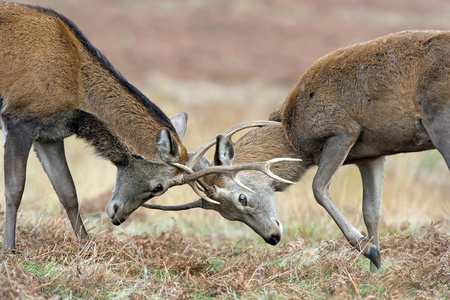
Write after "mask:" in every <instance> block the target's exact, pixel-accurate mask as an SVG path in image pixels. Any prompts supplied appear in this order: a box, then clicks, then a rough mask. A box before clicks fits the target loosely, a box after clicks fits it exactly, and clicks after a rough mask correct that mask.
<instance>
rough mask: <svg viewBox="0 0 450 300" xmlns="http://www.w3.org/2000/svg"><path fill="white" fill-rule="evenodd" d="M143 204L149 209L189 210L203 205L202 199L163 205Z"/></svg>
mask: <svg viewBox="0 0 450 300" xmlns="http://www.w3.org/2000/svg"><path fill="white" fill-rule="evenodd" d="M141 206H142V207H145V208H149V209H159V210H168V211H176V210H187V209H191V208H197V207H202V199H199V200H196V201H193V202H189V203H185V204H180V205H161V204H150V203H144V204H142V205H141Z"/></svg>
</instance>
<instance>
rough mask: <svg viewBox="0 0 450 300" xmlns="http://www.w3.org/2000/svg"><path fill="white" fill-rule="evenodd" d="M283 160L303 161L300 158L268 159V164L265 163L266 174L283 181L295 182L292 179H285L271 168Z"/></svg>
mask: <svg viewBox="0 0 450 300" xmlns="http://www.w3.org/2000/svg"><path fill="white" fill-rule="evenodd" d="M282 161H302V160H301V159H300V158H274V159H271V160H268V161H266V165H265V170H266V171H265V172H264V173H265V174H266V175H267V176H269V177H271V178H273V179H275V180H278V181H281V182H283V183H287V184H295V182H293V181H291V180H287V179H284V178H282V177H280V176H278V175H275V174H274V173H273V172H272V171H271V170H270V167H271V166H272V165H273V164H275V163H277V162H282Z"/></svg>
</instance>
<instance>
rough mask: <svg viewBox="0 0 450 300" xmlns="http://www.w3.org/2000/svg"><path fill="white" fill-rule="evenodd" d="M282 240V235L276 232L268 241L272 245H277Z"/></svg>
mask: <svg viewBox="0 0 450 300" xmlns="http://www.w3.org/2000/svg"><path fill="white" fill-rule="evenodd" d="M280 240H281V236H279V235H275V234H274V235H272V236H271V237H270V239H269V240H267V242H268V243H269V244H271V245H272V246H275V245H276V244H278V243H279V242H280Z"/></svg>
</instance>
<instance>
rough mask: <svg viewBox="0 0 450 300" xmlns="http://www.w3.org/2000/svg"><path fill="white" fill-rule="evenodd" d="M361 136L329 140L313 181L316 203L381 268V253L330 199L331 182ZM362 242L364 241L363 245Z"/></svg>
mask: <svg viewBox="0 0 450 300" xmlns="http://www.w3.org/2000/svg"><path fill="white" fill-rule="evenodd" d="M358 136H359V134H353V135H350V134H348V135H344V134H343V135H338V136H334V137H331V138H329V139H328V140H327V141H326V143H325V145H324V147H323V150H322V154H321V157H320V162H319V167H318V169H317V173H316V175H315V176H314V180H313V192H314V197H315V198H316V201H317V202H318V203H319V204H320V205H321V206H322V207H323V208H325V210H326V211H327V212H328V214H330V216H331V217H332V218H333V220H334V221H335V222H336V224H337V225H338V226H339V228H340V229H341V231H342V233H343V234H344V236H345V237H346V238H347V240H348V241H349V242H350V244H351V245H352V246H354V247H356V248H358V249H359V250H361V251H362V253H363V254H364V256H366V257H367V258H369V259H370V260H371V261H372V262H373V263H374V264H375V265H376V266H377V267H379V266H380V261H381V258H380V251H379V250H378V247H376V246H374V245H368V244H367V242H366V241H364V237H363V235H362V234H361V233H360V232H359V231H358V230H356V229H355V227H353V226H352V225H351V223H350V222H349V221H348V220H347V219H346V218H345V216H344V215H343V214H342V212H341V211H340V210H339V208H338V207H337V206H336V204H335V203H334V202H333V200H332V199H331V197H330V194H329V187H330V184H331V180H332V179H333V177H334V175H335V174H336V173H337V171H338V169H339V168H340V167H341V166H342V164H343V163H344V161H345V159H346V157H347V155H348V153H349V151H350V149H351V148H352V147H353V145H354V144H355V142H356V140H357V139H358ZM361 241H363V242H362V243H361Z"/></svg>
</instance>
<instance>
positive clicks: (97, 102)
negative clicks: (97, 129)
mask: <svg viewBox="0 0 450 300" xmlns="http://www.w3.org/2000/svg"><path fill="white" fill-rule="evenodd" d="M82 76H83V79H82V82H83V91H84V93H85V97H84V99H85V101H84V103H83V104H82V105H81V110H82V111H84V112H87V113H89V114H92V115H93V116H95V118H96V119H97V120H98V121H99V122H101V123H103V124H104V127H105V128H106V129H107V130H108V131H109V132H110V133H111V135H112V136H114V137H115V138H116V139H117V141H118V143H119V144H120V145H122V146H123V148H124V149H126V150H127V151H129V152H131V153H133V154H138V155H140V156H142V157H143V158H145V159H150V160H158V159H159V157H158V151H157V147H156V135H157V133H158V131H159V130H160V129H162V128H163V127H167V128H169V130H170V131H171V132H172V133H173V134H174V136H176V138H177V139H178V136H177V134H176V133H175V129H174V128H173V126H172V124H171V122H170V120H169V118H168V117H167V116H166V115H165V114H164V113H163V112H162V111H161V110H160V109H159V108H158V107H157V106H156V105H154V104H153V103H152V102H151V101H150V100H149V99H148V98H147V97H145V96H144V95H143V94H142V93H141V92H139V91H138V90H137V89H136V88H135V87H133V86H132V85H131V84H129V83H128V82H127V81H126V80H125V79H124V78H123V77H122V76H121V75H120V74H118V73H117V71H115V70H114V69H112V66H108V67H105V66H104V65H102V64H100V63H99V62H96V61H95V62H90V63H88V64H86V65H85V66H84V67H83V69H82ZM178 144H179V145H180V146H181V147H182V144H181V141H179V140H178ZM182 148H183V147H182Z"/></svg>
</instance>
